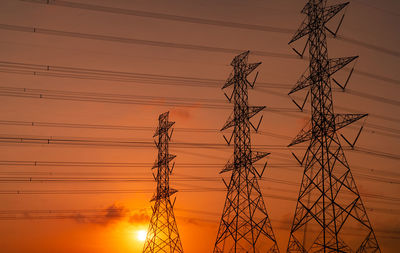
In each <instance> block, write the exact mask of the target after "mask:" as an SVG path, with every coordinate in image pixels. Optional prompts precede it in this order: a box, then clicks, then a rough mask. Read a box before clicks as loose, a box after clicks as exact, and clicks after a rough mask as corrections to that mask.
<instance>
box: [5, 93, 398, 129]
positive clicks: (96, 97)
mask: <svg viewBox="0 0 400 253" xmlns="http://www.w3.org/2000/svg"><path fill="white" fill-rule="evenodd" d="M0 96H11V97H21V98H36V99H51V100H68V101H80V102H99V103H112V104H146V105H155V106H165V105H166V103H167V102H166V101H168V105H169V106H171V105H174V106H177V107H202V108H208V109H228V108H229V107H228V106H227V105H224V104H222V100H218V99H201V98H186V97H185V98H180V97H156V96H138V95H125V94H123V95H122V94H109V93H94V92H72V91H60V90H48V89H27V88H14V87H4V86H3V87H0ZM206 102H213V103H206ZM220 102H221V104H219V103H220ZM338 108H340V109H342V110H350V109H348V108H345V107H338ZM264 110H266V111H269V112H274V113H277V112H279V113H280V115H285V116H290V117H297V118H302V117H301V116H300V115H294V114H291V113H298V112H299V111H298V110H297V109H291V108H270V107H267V108H265V109H264ZM303 111H304V112H307V111H308V110H307V109H303ZM290 112H291V113H290ZM372 116H374V117H376V118H380V119H384V120H388V121H393V122H396V123H397V122H400V120H399V119H396V118H392V117H387V116H381V115H375V114H374V115H372ZM366 125H367V126H369V123H367V124H366ZM373 127H374V128H377V127H379V126H378V125H375V126H373ZM385 128H386V127H385ZM381 129H383V128H382V127H381ZM386 129H388V128H386ZM389 131H390V130H389Z"/></svg>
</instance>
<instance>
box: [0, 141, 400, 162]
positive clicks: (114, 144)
mask: <svg viewBox="0 0 400 253" xmlns="http://www.w3.org/2000/svg"><path fill="white" fill-rule="evenodd" d="M0 143H14V144H47V145H50V144H58V145H78V146H107V147H124V148H128V147H129V148H149V147H152V145H153V142H150V141H132V140H126V139H100V138H88V137H86V138H85V137H83V138H78V137H65V138H64V137H60V138H56V137H41V136H12V135H2V136H1V135H0ZM171 145H172V146H173V147H174V148H201V149H221V150H222V149H228V148H229V147H226V146H225V145H224V144H220V143H206V142H203V143H195V142H175V143H173V144H171ZM253 146H254V147H255V148H260V149H262V148H269V149H274V150H287V147H286V146H281V145H253ZM304 148H306V147H302V146H298V147H295V148H294V147H292V148H291V149H299V150H302V149H304ZM344 149H347V150H354V151H356V152H360V153H364V154H368V155H372V156H377V157H382V158H388V159H394V160H399V159H400V155H397V154H391V153H387V152H382V151H377V150H372V149H368V148H363V147H357V148H346V147H344Z"/></svg>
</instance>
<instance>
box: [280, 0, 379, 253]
mask: <svg viewBox="0 0 400 253" xmlns="http://www.w3.org/2000/svg"><path fill="white" fill-rule="evenodd" d="M326 2H327V1H326V0H309V1H308V3H307V4H306V6H305V7H304V8H303V10H302V13H303V14H306V15H307V18H306V20H305V21H303V23H302V25H301V26H300V28H299V30H298V31H297V32H296V33H295V35H294V36H293V38H292V40H291V41H290V42H289V44H291V43H292V42H294V41H297V40H299V39H300V38H302V37H305V36H308V38H307V42H306V46H305V47H304V50H303V51H302V52H303V53H304V51H305V48H306V47H307V46H308V47H309V54H310V64H309V69H308V71H307V72H306V73H305V74H303V75H302V76H301V78H300V80H299V81H298V82H297V83H296V86H295V87H294V88H293V89H292V90H291V91H290V92H289V95H291V94H292V93H294V92H297V91H299V90H302V89H305V88H308V89H309V91H308V93H307V94H310V99H311V121H310V123H308V124H307V126H306V127H305V128H304V129H303V130H301V132H300V133H299V134H298V135H297V136H296V138H295V139H294V140H293V141H292V142H291V144H289V146H292V145H296V144H299V143H303V142H310V143H309V146H308V148H307V150H306V152H305V155H304V157H303V158H302V159H298V158H297V157H296V159H297V160H298V161H299V163H300V164H301V165H302V166H303V167H304V174H303V179H302V182H301V186H300V192H299V197H298V200H297V206H296V210H295V215H294V219H293V223H292V227H291V230H290V237H289V243H288V248H287V252H302V253H303V252H354V251H356V252H380V248H379V245H378V242H377V240H376V237H375V234H374V231H373V229H372V226H371V223H370V221H369V219H368V216H367V213H366V210H365V208H364V205H363V202H362V201H361V197H360V194H359V192H358V189H357V186H356V184H355V181H354V178H353V176H352V173H351V171H350V167H349V164H348V162H347V160H346V157H345V155H344V152H343V148H342V146H341V144H340V140H339V137H338V133H337V131H338V130H339V129H341V128H343V127H345V126H347V125H349V124H351V123H353V122H355V121H357V120H359V119H361V118H364V117H365V116H366V114H335V113H334V111H333V98H332V87H331V80H333V81H334V82H335V83H336V84H338V85H339V87H341V88H343V89H344V88H345V87H346V85H347V82H348V81H349V78H350V76H351V73H352V71H351V72H350V74H349V76H348V78H347V80H346V83H345V84H344V85H341V84H339V83H338V82H337V81H336V80H335V79H334V78H333V77H332V75H333V74H334V73H336V72H337V71H339V70H340V69H342V68H343V67H345V66H346V65H348V64H349V63H351V62H352V61H354V60H355V59H356V58H357V56H353V57H343V58H334V59H329V58H328V47H327V36H326V32H329V33H331V34H332V35H334V36H336V33H337V31H338V29H339V27H340V25H341V24H342V21H343V17H344V14H343V16H342V17H341V19H340V21H339V25H338V27H337V29H336V30H335V32H332V30H331V29H329V28H328V27H327V26H326V25H327V23H328V22H329V21H330V20H331V19H332V18H333V17H334V16H336V15H337V14H338V13H340V12H341V11H342V10H343V9H345V8H346V6H347V5H348V3H343V4H337V5H332V6H327V5H326ZM295 51H296V53H298V54H300V55H301V56H302V54H303V53H299V51H297V50H295ZM307 97H308V95H307V96H306V99H307ZM295 103H296V102H295ZM300 104H302V105H303V106H304V104H305V102H303V103H300ZM296 105H297V106H299V103H296ZM299 107H300V109H302V107H301V106H299ZM359 133H360V132H359ZM357 138H358V136H357ZM354 144H355V143H353V144H351V145H352V146H354Z"/></svg>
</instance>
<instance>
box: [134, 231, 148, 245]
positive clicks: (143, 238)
mask: <svg viewBox="0 0 400 253" xmlns="http://www.w3.org/2000/svg"><path fill="white" fill-rule="evenodd" d="M146 235H147V231H146V230H139V231H136V239H137V240H139V241H141V242H144V241H146Z"/></svg>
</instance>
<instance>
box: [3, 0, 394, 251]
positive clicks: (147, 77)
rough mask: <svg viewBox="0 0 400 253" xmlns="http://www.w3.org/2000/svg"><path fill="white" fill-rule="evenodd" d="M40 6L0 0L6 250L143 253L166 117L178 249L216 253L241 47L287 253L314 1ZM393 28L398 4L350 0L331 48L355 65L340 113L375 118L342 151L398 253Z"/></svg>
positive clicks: (123, 0)
mask: <svg viewBox="0 0 400 253" xmlns="http://www.w3.org/2000/svg"><path fill="white" fill-rule="evenodd" d="M46 2H47V1H46V0H43V1H42V0H23V1H18V0H2V1H0V48H1V49H0V52H1V56H0V76H1V82H2V84H1V85H0V203H1V205H0V247H1V252H5V253H14V252H15V253H21V252H30V253H35V252H40V253H50V252H60V253H67V252H68V253H75V252H76V253H78V252H95V253H106V252H113V253H122V252H124V253H126V252H131V253H138V252H141V251H142V248H143V244H144V242H143V240H142V239H143V231H146V230H147V227H148V222H149V219H150V216H151V205H152V204H153V202H150V199H151V197H152V196H153V193H154V191H155V186H156V183H155V182H154V180H153V177H152V170H151V167H152V166H153V163H154V160H155V159H156V156H157V149H156V147H155V145H154V143H153V134H154V131H155V129H156V127H157V124H158V115H159V114H161V113H163V112H166V111H170V120H171V121H175V122H176V123H175V125H174V128H175V129H174V133H173V137H172V140H171V147H170V152H171V153H173V154H176V155H177V157H176V158H175V162H176V165H175V169H174V173H173V174H172V176H171V185H172V187H173V188H175V189H177V190H178V193H177V194H175V195H174V197H176V204H175V215H176V219H177V223H178V227H179V232H180V236H181V239H182V244H183V248H184V251H185V252H188V253H204V252H212V249H213V246H214V243H215V238H216V234H217V229H218V225H219V219H220V215H221V213H222V208H223V205H224V198H225V188H224V184H223V182H222V180H221V179H222V176H224V177H228V175H221V174H219V172H220V171H221V169H222V167H223V165H224V164H225V163H226V162H227V160H228V159H229V158H230V157H231V155H232V151H233V150H232V147H228V146H227V145H225V144H226V143H225V141H224V138H223V133H221V132H220V131H219V129H221V127H222V126H223V124H224V123H225V121H226V119H227V118H228V117H229V115H230V113H231V112H232V111H233V107H232V104H229V103H228V101H227V100H226V98H225V96H224V94H223V91H221V87H222V85H223V84H224V81H225V80H226V79H227V78H228V76H229V74H230V73H231V71H232V67H231V66H230V65H229V64H230V62H231V60H232V58H233V57H234V56H235V55H237V54H238V53H239V52H241V51H244V50H250V51H252V53H251V54H250V58H249V60H250V62H258V61H261V62H262V64H261V66H259V68H258V70H259V71H260V72H259V75H258V79H257V83H256V87H255V89H254V90H251V91H250V92H249V101H250V104H251V105H266V106H267V109H266V110H264V111H263V112H262V113H261V114H262V115H263V121H262V123H261V126H260V133H257V134H256V133H254V134H253V135H252V143H253V144H254V146H255V147H256V148H258V149H259V150H263V151H267V152H271V155H270V156H269V158H268V161H269V162H268V167H267V170H266V172H265V174H264V179H263V180H262V181H261V182H260V184H261V188H262V191H263V194H264V200H265V203H266V205H267V210H268V212H269V215H270V218H271V222H272V227H273V228H274V231H275V235H276V237H277V241H278V245H279V247H280V250H281V252H285V251H286V247H287V243H288V236H289V229H290V225H291V222H292V219H293V215H294V210H295V205H296V199H297V196H298V190H299V185H300V183H301V177H302V173H303V169H302V168H301V167H299V166H298V164H297V162H296V160H295V159H294V158H293V156H292V155H291V152H294V153H296V154H297V155H299V156H301V154H302V153H303V152H304V148H305V144H302V145H299V147H295V148H287V145H288V144H289V143H290V141H291V139H292V138H294V137H295V136H296V135H297V133H298V132H299V131H300V130H301V129H302V127H304V125H305V124H306V122H307V120H308V119H309V118H310V114H309V109H310V108H309V107H310V106H309V104H306V106H305V108H306V110H305V111H304V112H300V111H299V110H298V108H297V107H296V105H295V104H293V103H292V101H291V99H290V97H289V96H287V93H288V92H289V91H290V89H291V88H292V87H293V86H294V83H295V82H296V81H297V80H298V78H299V77H300V76H301V74H302V73H303V72H304V71H305V70H306V68H307V65H308V61H307V58H305V59H300V58H299V57H297V56H296V54H295V52H294V51H293V50H292V49H291V47H290V46H289V45H288V42H289V41H290V39H291V37H292V35H293V33H294V32H295V31H296V29H297V28H298V27H299V26H300V24H301V22H302V20H303V18H304V16H303V15H302V14H300V11H301V9H302V8H303V6H304V4H305V3H306V1H305V0H302V1H299V0H274V1H261V0H250V1H238V0H230V1H228V0H221V1H200V0H190V1H187V0H168V1H165V0H152V1H148V0H147V1H145V0H142V1H133V0H114V1H111V0H71V1H69V0H68V1H61V0H60V1H58V0H55V1H54V0H50V2H53V3H55V4H50V5H47V4H45V3H46ZM68 3H75V4H68ZM76 3H85V4H91V5H93V6H103V7H110V8H103V9H102V10H103V11H99V8H97V11H96V10H94V9H95V8H86V7H87V5H78V4H76ZM328 3H331V4H334V3H338V1H328ZM63 5H64V6H63ZM68 5H69V7H68ZM79 6H80V8H78V7H79ZM85 6H86V7H85ZM113 8H114V9H113ZM123 10H124V11H123ZM338 21H339V20H337V19H334V20H332V27H335V24H337V22H338ZM335 22H336V23H335ZM235 23H236V24H235ZM239 24H242V25H239ZM245 24H247V25H245ZM399 24H400V2H399V1H398V0H381V1H373V0H352V1H351V4H350V6H349V7H348V8H347V10H346V14H345V18H344V21H343V24H342V26H341V29H340V32H339V34H340V35H339V37H338V38H337V39H332V38H330V39H329V40H328V46H329V56H330V57H332V58H333V57H343V56H353V55H359V56H360V57H359V59H358V60H357V62H356V65H355V71H354V73H353V75H352V77H351V79H350V82H349V84H348V86H347V90H346V92H341V91H339V89H338V88H337V87H334V90H335V93H334V107H335V112H336V113H340V112H342V113H369V116H368V118H366V120H361V121H360V122H357V123H356V124H353V125H352V126H351V127H348V128H346V129H344V130H343V131H341V133H342V134H343V135H344V136H345V137H346V138H347V139H348V140H349V141H352V140H354V139H355V137H356V136H357V132H358V130H359V128H360V127H361V126H364V128H363V131H362V133H361V135H360V137H359V138H358V141H357V145H356V148H355V149H354V150H351V148H350V147H349V145H347V143H346V142H345V141H344V140H343V139H342V140H341V141H342V145H343V146H344V147H345V150H346V151H345V154H346V157H347V159H348V162H349V164H350V167H351V168H352V172H353V175H354V178H355V181H356V184H357V186H358V189H359V191H360V194H361V197H362V199H363V202H364V205H365V207H366V209H367V213H368V216H369V219H370V221H371V224H372V226H373V228H374V230H375V232H376V236H377V240H378V242H379V244H380V246H381V249H382V252H385V253H386V252H389V253H390V252H393V253H394V252H398V249H399V248H400V207H399V204H400V197H399V193H400V172H399V171H398V168H399V165H400V151H399V150H400V145H399V140H400V115H399V107H400V100H399V91H400V71H399V66H400V50H399V45H400V33H399V28H400V27H399ZM330 37H331V36H330ZM303 42H304V41H303ZM301 43H302V42H301V41H300V42H299V43H296V44H295V45H294V46H296V49H300V48H301V46H302V44H301ZM350 67H352V65H351V66H350ZM348 73H349V69H346V70H343V71H341V72H340V73H338V74H337V75H336V78H337V79H338V80H341V81H343V80H345V79H346V77H347V75H348ZM296 96H298V98H299V100H300V98H301V94H299V95H296ZM225 134H226V135H229V132H228V133H225ZM199 143H202V144H204V146H200V145H198V144H199ZM354 233H357V231H356V230H354Z"/></svg>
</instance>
